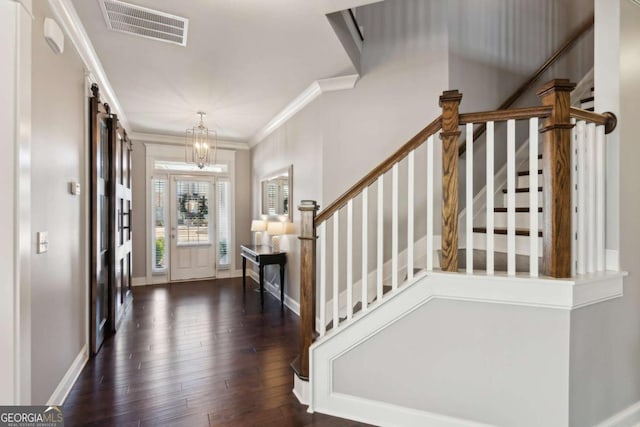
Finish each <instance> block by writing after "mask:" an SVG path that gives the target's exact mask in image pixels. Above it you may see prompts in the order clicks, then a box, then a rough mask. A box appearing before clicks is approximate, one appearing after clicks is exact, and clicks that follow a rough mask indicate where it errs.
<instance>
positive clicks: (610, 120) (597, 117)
mask: <svg viewBox="0 0 640 427" xmlns="http://www.w3.org/2000/svg"><path fill="white" fill-rule="evenodd" d="M569 114H570V115H571V118H574V119H577V120H584V121H587V122H591V123H595V124H597V125H604V131H605V133H611V132H613V130H614V129H615V128H616V125H617V124H618V119H617V117H616V115H615V114H613V113H610V112H606V113H603V114H599V113H594V112H593V111H588V110H583V109H580V108H576V107H571V108H570V111H569Z"/></svg>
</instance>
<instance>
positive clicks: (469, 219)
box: [465, 123, 474, 274]
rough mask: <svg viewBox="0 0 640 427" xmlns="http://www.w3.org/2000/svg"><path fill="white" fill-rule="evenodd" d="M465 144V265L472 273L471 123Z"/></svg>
mask: <svg viewBox="0 0 640 427" xmlns="http://www.w3.org/2000/svg"><path fill="white" fill-rule="evenodd" d="M465 144H466V146H467V151H466V153H467V159H466V174H467V180H466V190H465V192H466V201H467V206H466V208H465V209H466V216H465V218H466V222H467V224H466V232H467V236H466V241H467V250H466V257H467V258H466V266H467V273H469V274H471V273H473V214H474V211H473V123H467V129H466V142H465Z"/></svg>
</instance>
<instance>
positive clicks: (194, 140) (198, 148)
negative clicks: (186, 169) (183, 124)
mask: <svg viewBox="0 0 640 427" xmlns="http://www.w3.org/2000/svg"><path fill="white" fill-rule="evenodd" d="M198 114H199V115H200V123H199V124H198V126H196V127H193V128H191V129H187V131H186V137H185V153H184V155H185V161H186V162H187V163H189V162H192V163H195V164H196V165H197V166H198V168H200V169H204V167H205V166H209V165H210V164H211V157H213V162H214V163H215V162H216V156H217V151H218V138H217V135H216V132H215V131H209V128H207V127H206V126H205V125H204V120H203V118H204V116H205V115H206V114H207V113H204V112H202V111H198ZM210 140H213V141H212V142H213V149H212V147H211V142H210ZM211 151H213V156H212V153H211Z"/></svg>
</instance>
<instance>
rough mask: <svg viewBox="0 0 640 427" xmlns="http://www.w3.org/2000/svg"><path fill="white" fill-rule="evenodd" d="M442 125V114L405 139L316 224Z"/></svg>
mask: <svg viewBox="0 0 640 427" xmlns="http://www.w3.org/2000/svg"><path fill="white" fill-rule="evenodd" d="M441 127H442V116H438V117H437V118H436V119H435V120H434V121H432V122H431V123H429V124H428V125H427V126H426V127H425V128H424V129H422V130H421V131H420V132H418V133H417V134H416V135H415V136H414V137H413V138H411V139H410V140H409V141H407V142H406V143H405V144H404V145H403V146H402V147H400V149H398V150H397V151H396V152H395V153H393V154H392V155H391V156H389V157H388V158H387V159H386V160H384V161H383V162H382V163H380V164H379V165H378V166H376V167H375V168H374V169H373V170H372V171H371V172H369V173H368V174H367V175H365V177H364V178H362V179H361V180H360V181H358V182H357V183H356V184H355V185H354V186H352V187H351V188H350V189H348V190H347V191H346V192H344V193H343V194H342V195H341V196H340V197H338V198H337V199H336V200H335V201H334V202H333V203H331V204H330V205H329V206H327V207H326V208H325V209H324V210H323V211H322V212H320V213H319V214H318V215H317V216H316V226H318V225H320V224H322V223H323V222H324V221H326V220H327V219H329V218H330V217H331V215H333V214H334V213H335V212H336V211H337V210H339V209H340V208H342V207H343V206H344V205H346V204H347V202H348V201H349V200H351V199H353V198H354V197H356V196H357V195H358V194H360V193H361V192H362V190H364V189H365V188H366V187H368V186H369V185H371V184H373V183H374V182H375V181H376V180H377V179H378V177H379V176H380V175H382V174H384V173H385V172H387V171H388V170H389V169H391V168H392V167H393V165H394V164H396V163H398V162H399V161H400V160H402V159H404V158H405V157H406V156H407V155H408V154H409V152H411V151H412V150H414V149H416V148H418V147H419V146H420V145H422V143H423V142H425V141H426V140H427V138H429V137H430V136H431V135H433V134H435V133H436V132H437V131H439V130H440V128H441Z"/></svg>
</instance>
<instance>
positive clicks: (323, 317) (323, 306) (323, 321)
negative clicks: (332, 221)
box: [318, 221, 327, 337]
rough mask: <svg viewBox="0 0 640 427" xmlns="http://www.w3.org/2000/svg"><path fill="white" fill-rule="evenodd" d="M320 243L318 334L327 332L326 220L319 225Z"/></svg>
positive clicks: (321, 334) (322, 334)
mask: <svg viewBox="0 0 640 427" xmlns="http://www.w3.org/2000/svg"><path fill="white" fill-rule="evenodd" d="M318 231H319V234H320V239H319V242H318V243H319V244H320V313H319V314H320V336H321V337H322V336H324V334H325V333H326V332H327V222H326V221H325V222H323V223H322V224H320V227H319V230H318Z"/></svg>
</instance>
